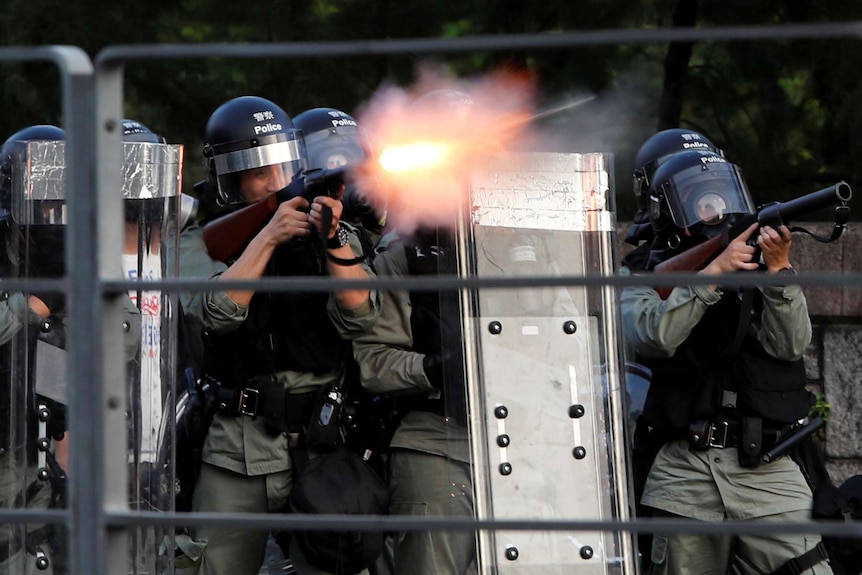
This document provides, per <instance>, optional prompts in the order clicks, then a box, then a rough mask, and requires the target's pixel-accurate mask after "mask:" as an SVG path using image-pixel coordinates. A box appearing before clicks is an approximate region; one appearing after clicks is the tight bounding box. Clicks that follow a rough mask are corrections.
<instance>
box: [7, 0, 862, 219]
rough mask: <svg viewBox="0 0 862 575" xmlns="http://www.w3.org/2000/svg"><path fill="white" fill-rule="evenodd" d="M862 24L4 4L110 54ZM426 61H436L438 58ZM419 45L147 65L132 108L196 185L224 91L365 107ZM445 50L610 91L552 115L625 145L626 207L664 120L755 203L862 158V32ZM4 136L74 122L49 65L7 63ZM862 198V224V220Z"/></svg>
mask: <svg viewBox="0 0 862 575" xmlns="http://www.w3.org/2000/svg"><path fill="white" fill-rule="evenodd" d="M855 20H862V3H855V2H846V1H838V0H823V1H806V2H799V1H796V0H785V1H766V0H723V1H713V0H582V1H573V0H545V1H544V2H528V1H526V0H462V1H460V2H439V0H400V1H399V0H365V1H360V0H315V1H308V2H301V1H287V0H260V1H258V0H255V1H253V2H236V1H229V0H171V1H167V0H150V1H149V2H116V1H105V0H89V1H88V0H80V1H78V2H68V1H39V0H4V2H3V10H2V11H0V44H2V45H5V46H36V45H48V44H70V45H75V46H79V47H81V48H82V49H84V50H85V51H86V52H87V53H88V54H89V55H90V57H91V58H93V59H95V58H96V56H97V55H98V53H99V51H100V50H102V49H103V48H105V47H106V46H110V45H117V44H137V43H145V44H158V43H199V42H227V43H240V42H294V41H296V42H303V41H330V40H356V39H391V38H440V37H458V36H476V35H486V34H512V33H540V32H545V33H553V32H563V31H566V32H571V31H578V30H607V29H649V28H669V27H671V26H683V27H691V26H698V27H703V28H707V27H714V26H736V25H773V24H798V23H817V22H848V21H855ZM421 59H426V57H425V56H423V57H422V58H421ZM419 60H420V58H419V57H418V56H415V55H411V54H404V55H397V56H385V57H344V58H308V59H284V58H273V59H266V58H261V59H242V60H240V59H217V58H209V59H189V60H163V61H158V60H154V61H135V62H130V63H129V64H127V65H126V69H125V78H126V83H125V104H126V109H125V115H126V117H129V118H133V119H136V120H139V121H141V122H143V123H144V124H146V125H148V126H149V127H150V128H152V129H153V130H154V131H156V132H159V133H161V134H162V135H164V136H165V137H166V138H167V140H168V142H170V143H183V144H185V145H186V173H185V181H184V186H185V188H186V189H185V191H186V192H187V193H188V192H191V185H192V183H194V181H196V180H198V179H200V178H201V177H203V169H202V165H201V162H202V160H201V154H200V146H201V134H202V132H203V128H204V125H205V123H206V120H207V118H208V117H209V114H210V113H211V112H212V111H213V110H214V109H215V108H216V107H217V106H218V105H220V104H221V103H223V102H224V101H225V100H227V99H229V98H232V97H234V96H238V95H242V94H257V95H261V96H264V97H267V98H270V99H272V100H274V101H276V102H277V103H279V104H280V105H281V106H282V107H283V108H284V109H285V110H286V111H287V112H288V113H289V114H291V115H296V114H298V113H300V112H302V111H304V110H306V109H309V108H312V107H318V106H328V107H335V108H340V109H343V110H345V111H347V112H353V111H355V110H356V109H357V108H358V107H359V106H360V105H361V104H362V103H363V102H365V101H367V100H368V98H369V97H370V96H371V95H372V94H373V93H374V91H375V90H376V89H377V88H378V87H379V86H380V85H381V83H383V82H384V81H390V82H395V83H397V84H401V85H407V84H409V83H410V82H411V81H412V80H413V79H414V73H415V65H416V64H417V62H418V61H419ZM436 61H438V62H441V63H444V64H446V65H447V66H449V67H450V68H451V69H452V71H453V72H455V73H456V74H458V75H459V76H472V75H476V74H481V73H483V72H488V71H491V70H493V69H494V68H496V67H497V66H499V65H501V64H503V63H506V64H514V65H517V66H523V67H525V68H528V69H530V70H532V71H533V72H535V73H536V75H537V77H538V79H539V86H540V94H541V101H540V102H539V104H540V105H552V104H554V103H557V102H560V101H563V100H565V99H567V98H571V97H574V96H578V95H583V94H595V95H596V96H597V97H596V99H595V100H593V101H592V102H590V103H588V104H584V105H583V106H580V107H577V108H574V109H571V110H569V111H567V112H564V113H560V114H557V115H555V116H552V117H549V118H547V119H545V120H543V124H544V125H543V127H544V128H547V129H549V130H552V131H553V133H555V134H556V135H557V136H558V137H561V138H562V139H563V140H564V142H565V143H564V144H562V145H560V144H556V145H555V148H556V151H569V152H612V153H613V154H614V157H615V172H616V173H615V177H616V190H617V208H618V212H619V219H620V220H621V221H624V220H626V219H629V218H631V216H632V213H633V211H634V202H633V198H632V194H631V184H630V181H631V177H630V174H631V169H632V162H633V158H634V154H635V152H636V151H637V149H638V147H639V146H640V144H641V143H642V142H643V141H644V140H645V139H646V138H647V137H649V136H650V135H651V134H652V133H654V132H655V131H656V130H658V129H664V128H668V127H677V126H681V127H690V128H694V129H697V130H699V131H701V132H702V133H704V134H706V135H707V136H708V137H709V138H710V139H712V141H713V142H714V143H715V144H716V145H718V146H719V147H721V148H722V149H724V151H725V154H726V156H727V157H728V159H730V161H732V162H734V163H737V164H738V165H739V166H740V167H741V168H742V170H743V172H744V174H745V176H746V179H747V181H748V184H749V187H750V188H751V190H752V194H753V195H754V197H755V201H756V202H758V203H761V202H765V201H772V200H787V199H790V198H793V197H796V196H798V195H802V194H805V193H808V192H811V191H814V190H816V189H820V188H823V187H826V186H827V185H830V184H832V183H834V182H836V181H838V180H842V179H843V180H846V181H847V182H849V183H850V184H851V185H852V186H854V187H857V185H858V184H859V174H858V170H857V166H858V165H859V164H860V160H862V149H860V145H859V143H858V142H859V140H858V137H857V136H858V134H859V133H860V130H862V109H860V103H862V82H860V70H862V42H860V40H858V39H840V40H837V39H820V40H775V41H758V42H719V41H717V42H698V43H695V44H672V45H667V44H621V45H615V46H592V47H586V48H566V49H553V50H541V51H534V52H521V51H512V52H493V53H478V52H477V53H463V54H457V55H447V56H443V57H440V58H437V59H436ZM0 78H2V80H0V110H2V113H0V139H5V138H6V137H8V136H9V135H11V134H12V133H13V132H15V131H17V130H19V129H21V128H23V127H26V126H28V125H31V124H38V123H54V124H60V123H61V118H60V84H59V75H58V73H57V70H56V68H54V66H53V65H49V64H42V63H37V64H10V63H6V64H0ZM859 213H860V210H856V213H855V214H854V219H857V218H858V216H859Z"/></svg>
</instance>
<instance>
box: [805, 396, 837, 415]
mask: <svg viewBox="0 0 862 575" xmlns="http://www.w3.org/2000/svg"><path fill="white" fill-rule="evenodd" d="M815 398H816V399H815V402H814V405H812V406H811V411H810V412H809V416H810V417H820V418H821V419H823V421H829V412H830V411H831V410H832V405H831V404H830V403H829V402H828V401H826V396H825V395H823V394H822V393H818V394H815Z"/></svg>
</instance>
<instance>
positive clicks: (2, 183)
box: [0, 124, 66, 309]
mask: <svg viewBox="0 0 862 575" xmlns="http://www.w3.org/2000/svg"><path fill="white" fill-rule="evenodd" d="M65 140H66V132H65V130H63V129H62V128H58V127H57V126H53V125H49V124H38V125H34V126H29V127H27V128H24V129H22V130H20V131H18V132H16V133H14V134H12V135H11V136H9V138H7V139H6V141H5V142H4V143H3V146H2V147H0V161H2V164H0V212H2V214H0V215H2V217H3V222H4V228H3V229H4V244H5V249H4V250H3V251H4V254H3V255H4V257H3V258H2V268H3V274H4V275H19V276H21V277H60V276H62V275H63V269H64V253H65V252H64V249H63V246H64V241H63V238H64V233H65V232H64V229H63V227H62V224H65V223H66V201H65V162H64V155H63V154H62V151H61V150H59V149H58V148H50V147H45V148H40V150H39V151H37V152H34V153H35V154H36V157H32V158H31V157H29V156H28V155H27V154H28V147H27V142H63V141H65ZM31 169H32V170H33V172H32V173H30V174H29V175H30V176H31V177H29V178H27V176H28V174H27V173H26V172H28V171H29V170H31ZM25 180H29V184H28V185H29V187H30V188H32V189H26V190H25V186H24V182H25ZM31 192H32V193H31ZM46 224H47V225H46ZM9 265H11V266H12V268H8V267H7V266H9ZM13 269H14V271H13ZM52 309H53V307H52Z"/></svg>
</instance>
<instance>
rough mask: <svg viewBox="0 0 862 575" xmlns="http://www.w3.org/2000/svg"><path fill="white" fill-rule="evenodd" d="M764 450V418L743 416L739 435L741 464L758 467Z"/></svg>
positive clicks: (738, 450)
mask: <svg viewBox="0 0 862 575" xmlns="http://www.w3.org/2000/svg"><path fill="white" fill-rule="evenodd" d="M762 451H763V420H762V419H761V418H759V417H743V418H742V429H741V433H740V437H739V448H738V449H737V452H738V454H739V464H740V465H741V466H742V467H757V466H758V465H760V454H761V452H762Z"/></svg>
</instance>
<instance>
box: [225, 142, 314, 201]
mask: <svg viewBox="0 0 862 575" xmlns="http://www.w3.org/2000/svg"><path fill="white" fill-rule="evenodd" d="M250 143H251V145H250V146H248V147H239V146H237V145H236V144H237V143H234V145H233V146H231V147H232V148H233V149H231V150H229V151H225V152H222V153H218V152H217V153H215V154H214V155H213V163H214V167H215V173H216V180H217V183H218V194H219V198H220V199H221V201H222V202H224V203H226V204H238V203H246V202H254V201H257V200H259V199H261V197H262V196H263V195H265V194H268V193H274V192H276V191H278V190H280V189H281V188H283V187H284V186H286V185H287V184H289V183H290V182H291V180H293V178H294V177H295V176H296V175H297V174H299V173H300V172H302V170H304V169H305V168H306V167H307V160H306V154H305V143H304V140H303V138H302V132H301V131H300V130H289V131H287V132H283V133H280V134H275V135H273V136H268V137H266V138H260V139H256V140H254V141H253V142H250ZM225 147H227V146H225ZM252 182H256V183H252Z"/></svg>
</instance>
